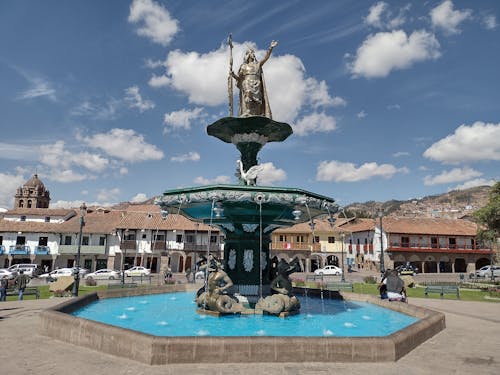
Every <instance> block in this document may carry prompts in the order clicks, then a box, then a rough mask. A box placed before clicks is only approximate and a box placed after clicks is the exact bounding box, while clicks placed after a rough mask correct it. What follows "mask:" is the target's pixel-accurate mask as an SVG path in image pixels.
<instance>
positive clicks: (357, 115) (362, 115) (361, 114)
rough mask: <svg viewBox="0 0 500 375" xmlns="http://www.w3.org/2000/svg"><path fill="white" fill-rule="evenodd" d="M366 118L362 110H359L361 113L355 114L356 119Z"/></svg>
mask: <svg viewBox="0 0 500 375" xmlns="http://www.w3.org/2000/svg"><path fill="white" fill-rule="evenodd" d="M366 116H368V115H367V114H366V112H365V111H364V109H363V110H361V111H359V112H358V113H356V117H357V118H365V117H366Z"/></svg>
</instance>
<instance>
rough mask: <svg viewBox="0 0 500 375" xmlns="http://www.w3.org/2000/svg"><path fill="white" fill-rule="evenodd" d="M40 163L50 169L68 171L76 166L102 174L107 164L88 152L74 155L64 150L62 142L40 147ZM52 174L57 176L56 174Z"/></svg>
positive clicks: (102, 159) (107, 161)
mask: <svg viewBox="0 0 500 375" xmlns="http://www.w3.org/2000/svg"><path fill="white" fill-rule="evenodd" d="M40 162H41V163H43V164H45V165H47V166H49V167H51V168H52V169H69V168H70V167H71V166H72V165H78V166H81V167H84V168H86V169H88V170H90V171H93V172H102V171H103V170H104V169H106V167H107V166H108V164H109V160H108V159H106V158H103V157H102V156H100V155H98V154H92V153H89V152H79V153H74V152H70V151H68V150H66V149H65V142H64V141H56V143H54V144H50V145H41V146H40ZM68 173H69V172H68ZM52 174H53V175H59V173H58V172H53V173H52Z"/></svg>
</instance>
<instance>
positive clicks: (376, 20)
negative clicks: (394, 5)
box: [365, 1, 387, 28]
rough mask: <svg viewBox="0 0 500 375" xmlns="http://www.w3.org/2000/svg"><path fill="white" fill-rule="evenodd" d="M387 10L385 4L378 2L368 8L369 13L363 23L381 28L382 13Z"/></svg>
mask: <svg viewBox="0 0 500 375" xmlns="http://www.w3.org/2000/svg"><path fill="white" fill-rule="evenodd" d="M386 9H387V3H385V2H383V1H379V2H378V3H376V4H374V5H372V6H371V7H370V10H369V13H368V15H367V16H366V18H365V23H366V24H368V25H370V26H374V27H379V28H381V27H383V24H382V19H381V18H382V13H383V12H384V11H385V10H386Z"/></svg>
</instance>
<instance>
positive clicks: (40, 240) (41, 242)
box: [38, 237, 49, 246]
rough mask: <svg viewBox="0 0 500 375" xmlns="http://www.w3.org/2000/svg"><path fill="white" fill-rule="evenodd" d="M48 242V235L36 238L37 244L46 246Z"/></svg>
mask: <svg viewBox="0 0 500 375" xmlns="http://www.w3.org/2000/svg"><path fill="white" fill-rule="evenodd" d="M48 243H49V238H48V237H39V238H38V246H47V244H48Z"/></svg>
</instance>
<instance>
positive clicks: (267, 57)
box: [260, 40, 278, 67]
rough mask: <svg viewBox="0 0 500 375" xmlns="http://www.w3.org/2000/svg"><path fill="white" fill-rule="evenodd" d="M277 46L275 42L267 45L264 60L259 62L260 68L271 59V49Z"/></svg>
mask: <svg viewBox="0 0 500 375" xmlns="http://www.w3.org/2000/svg"><path fill="white" fill-rule="evenodd" d="M277 45H278V42H277V41H275V40H273V41H272V42H271V44H270V45H269V49H268V50H267V53H266V56H264V58H263V59H262V60H261V61H260V66H261V67H262V65H264V63H265V62H266V61H267V60H269V58H270V57H271V53H273V48H274V47H276V46H277Z"/></svg>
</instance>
